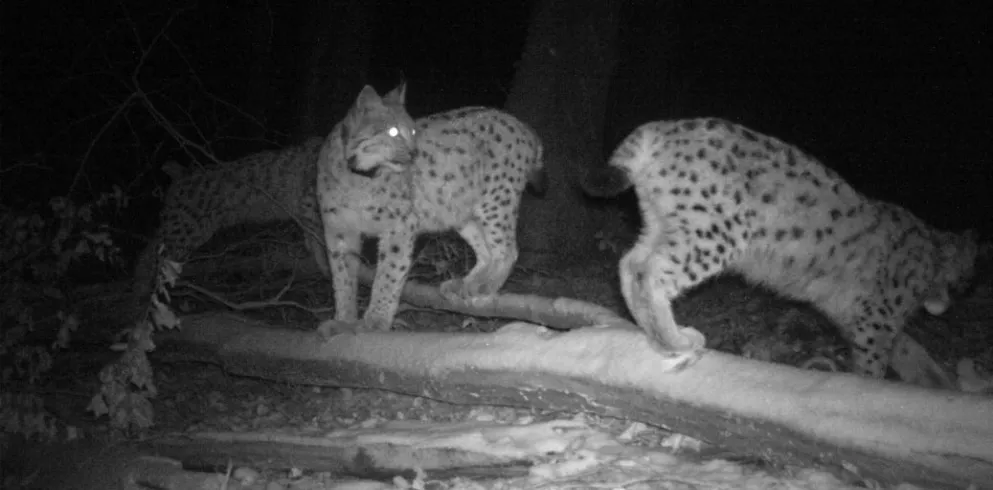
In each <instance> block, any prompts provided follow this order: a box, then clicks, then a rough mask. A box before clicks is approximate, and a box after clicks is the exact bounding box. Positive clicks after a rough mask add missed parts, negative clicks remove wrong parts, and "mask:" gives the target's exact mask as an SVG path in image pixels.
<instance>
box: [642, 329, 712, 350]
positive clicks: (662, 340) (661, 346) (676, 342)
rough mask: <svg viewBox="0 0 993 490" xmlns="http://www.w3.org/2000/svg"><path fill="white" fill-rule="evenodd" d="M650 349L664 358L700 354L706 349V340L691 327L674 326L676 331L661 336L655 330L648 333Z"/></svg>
mask: <svg viewBox="0 0 993 490" xmlns="http://www.w3.org/2000/svg"><path fill="white" fill-rule="evenodd" d="M648 338H649V339H650V340H651V344H652V348H654V349H655V350H656V351H657V352H659V353H660V354H662V355H665V356H666V357H673V356H678V355H682V354H686V353H693V352H700V351H702V350H703V349H704V347H706V344H707V339H706V337H704V336H703V334H702V333H700V331H699V330H697V329H695V328H693V327H680V326H676V331H675V332H673V333H670V334H669V335H663V334H661V333H659V332H657V331H655V330H651V331H650V332H649V333H648Z"/></svg>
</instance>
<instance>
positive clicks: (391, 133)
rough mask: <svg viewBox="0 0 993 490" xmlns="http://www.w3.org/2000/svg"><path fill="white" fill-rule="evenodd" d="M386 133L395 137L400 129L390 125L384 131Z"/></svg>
mask: <svg viewBox="0 0 993 490" xmlns="http://www.w3.org/2000/svg"><path fill="white" fill-rule="evenodd" d="M386 134H388V135H390V137H391V138H396V137H397V136H398V135H399V134H400V129H399V128H397V127H396V126H391V127H390V129H388V130H387V131H386Z"/></svg>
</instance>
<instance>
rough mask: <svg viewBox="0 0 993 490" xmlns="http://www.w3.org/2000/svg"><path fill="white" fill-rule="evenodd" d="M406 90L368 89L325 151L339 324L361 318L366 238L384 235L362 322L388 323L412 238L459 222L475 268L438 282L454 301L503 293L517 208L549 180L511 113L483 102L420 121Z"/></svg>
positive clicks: (324, 187)
mask: <svg viewBox="0 0 993 490" xmlns="http://www.w3.org/2000/svg"><path fill="white" fill-rule="evenodd" d="M404 94H405V91H404V87H403V86H400V87H398V88H397V89H394V90H393V91H391V92H390V93H388V94H387V95H386V96H384V97H383V98H380V97H379V95H378V94H376V92H375V90H374V89H372V88H371V87H366V88H365V89H363V91H362V92H361V93H360V94H359V96H358V98H357V99H356V101H355V104H354V105H353V107H352V108H351V110H350V111H349V113H348V115H347V116H346V117H345V118H344V120H342V121H341V122H340V123H339V124H338V125H336V126H335V128H334V129H333V130H332V131H331V133H330V135H329V136H328V138H327V141H326V143H325V145H324V147H323V148H322V149H321V154H320V159H319V165H318V180H317V193H318V196H319V200H320V210H321V216H322V218H323V222H324V236H325V241H326V243H327V260H328V263H329V264H330V266H331V271H332V277H333V281H334V295H335V320H338V321H348V322H354V321H356V320H357V319H358V306H357V302H356V273H357V268H358V256H357V254H358V251H359V246H360V244H361V238H362V237H363V236H370V237H373V236H374V237H379V254H378V265H377V267H376V277H375V280H374V283H373V287H372V298H371V300H370V303H369V307H368V308H367V310H366V312H365V314H364V316H363V321H362V324H361V325H362V326H364V327H365V328H370V329H379V330H388V329H390V328H391V326H392V323H393V320H394V317H395V315H396V310H397V307H398V306H399V301H400V292H401V290H402V288H403V284H404V282H405V281H406V277H407V273H408V271H409V270H410V266H411V260H412V257H411V256H412V253H413V246H414V238H415V237H416V235H418V234H420V233H425V232H440V231H445V230H450V229H456V230H458V232H459V234H460V235H461V236H462V237H463V238H464V239H465V240H466V242H468V243H469V245H470V246H471V247H472V249H473V251H474V252H475V254H476V264H475V266H474V267H473V268H472V270H471V271H470V272H469V273H468V275H466V277H464V278H459V279H453V280H449V281H446V282H444V283H443V284H442V285H441V290H442V293H444V294H446V295H448V296H450V297H457V298H463V299H465V298H471V297H478V296H486V295H491V294H495V293H496V292H497V291H498V290H499V289H500V288H501V287H502V286H503V284H504V283H505V282H506V280H507V277H508V276H509V274H510V271H511V269H512V268H513V266H514V263H515V262H516V261H517V253H518V252H517V240H516V227H517V212H518V208H519V205H520V200H521V194H522V192H523V190H524V188H525V185H526V184H527V183H528V182H529V181H530V182H531V183H532V184H533V185H537V186H539V187H540V186H541V185H542V181H541V176H543V173H542V146H541V141H540V140H539V139H538V137H537V135H536V134H535V133H534V131H532V130H531V129H530V128H529V127H528V126H527V125H525V124H524V123H522V122H521V121H519V120H517V119H516V118H514V117H513V116H511V115H509V114H507V113H504V112H501V111H498V110H495V109H488V108H482V107H470V108H464V109H458V110H454V111H450V112H445V113H441V114H436V115H433V116H428V117H425V118H422V119H419V120H417V121H416V123H414V122H413V121H411V119H410V116H409V115H407V113H406V110H405V109H404V107H403V104H404Z"/></svg>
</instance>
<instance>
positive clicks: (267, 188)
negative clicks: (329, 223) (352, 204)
mask: <svg viewBox="0 0 993 490" xmlns="http://www.w3.org/2000/svg"><path fill="white" fill-rule="evenodd" d="M323 143H324V139H323V138H311V139H309V140H307V141H306V142H304V143H303V144H301V145H298V146H291V147H287V148H284V149H281V150H275V151H264V152H260V153H255V154H252V155H249V156H246V157H244V158H241V159H239V160H236V161H232V162H225V163H220V164H217V165H211V166H206V167H203V168H199V169H196V170H192V171H191V170H187V169H185V168H183V167H182V166H180V165H178V164H176V163H174V162H169V163H167V164H166V165H164V166H163V170H164V171H165V172H166V173H167V174H169V176H170V177H172V179H173V182H172V185H170V186H169V190H168V191H167V192H166V196H165V203H164V206H163V208H162V211H161V213H160V225H159V229H158V230H157V232H156V235H155V237H154V239H153V240H151V241H150V242H149V244H148V246H147V247H146V248H145V250H144V251H143V252H142V253H141V255H140V256H139V258H138V263H137V265H136V267H135V275H134V295H135V301H136V306H135V308H136V311H137V312H139V314H140V312H141V311H144V306H145V305H147V301H148V297H149V294H150V293H151V291H152V288H153V286H154V281H155V277H156V275H157V273H158V270H159V269H158V264H159V255H158V253H157V252H158V249H159V246H160V245H162V246H163V247H164V252H163V256H164V257H165V258H168V259H170V260H173V261H176V262H184V261H186V260H187V258H189V256H190V254H191V253H192V252H194V251H195V250H196V249H197V248H199V247H200V246H201V245H203V244H204V243H206V242H207V240H209V239H210V238H211V237H212V236H214V234H215V233H217V232H218V231H220V230H221V229H223V228H226V227H230V226H234V225H237V224H243V223H266V222H273V221H284V220H293V221H296V222H297V223H299V224H300V225H302V226H303V227H304V228H305V230H304V236H305V237H306V239H305V240H306V244H307V248H308V249H309V250H310V251H311V252H312V253H313V254H314V258H315V260H317V263H318V265H319V266H320V267H321V269H322V271H324V272H325V273H327V272H328V267H327V265H326V262H325V260H326V258H325V254H324V245H323V243H321V242H322V237H323V235H322V233H321V222H320V216H319V214H318V212H317V197H316V194H315V189H314V182H315V181H316V179H317V166H316V163H317V156H318V154H319V152H320V149H321V145H323Z"/></svg>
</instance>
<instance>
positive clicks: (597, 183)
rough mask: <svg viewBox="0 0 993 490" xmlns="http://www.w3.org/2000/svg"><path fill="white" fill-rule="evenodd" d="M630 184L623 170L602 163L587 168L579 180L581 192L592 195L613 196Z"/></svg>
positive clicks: (627, 187)
mask: <svg viewBox="0 0 993 490" xmlns="http://www.w3.org/2000/svg"><path fill="white" fill-rule="evenodd" d="M632 184H634V183H633V182H631V179H630V178H628V174H627V172H625V171H624V170H621V169H619V168H617V167H613V166H610V167H608V166H603V165H598V166H597V167H595V168H591V169H588V170H587V171H586V175H585V176H583V179H582V181H580V187H582V188H583V192H585V193H586V194H588V195H589V196H592V197H614V196H616V195H618V194H620V193H622V192H624V191H626V190H628V189H630V188H631V185H632Z"/></svg>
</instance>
